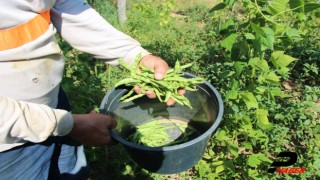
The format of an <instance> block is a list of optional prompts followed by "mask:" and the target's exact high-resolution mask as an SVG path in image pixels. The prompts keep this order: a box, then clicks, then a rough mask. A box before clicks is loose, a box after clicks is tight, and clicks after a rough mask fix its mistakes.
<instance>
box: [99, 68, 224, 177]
mask: <svg viewBox="0 0 320 180" xmlns="http://www.w3.org/2000/svg"><path fill="white" fill-rule="evenodd" d="M185 77H186V78H193V77H196V76H194V75H192V74H189V73H185ZM197 88H198V90H197V91H195V92H189V91H187V93H186V94H185V96H186V97H187V98H188V99H189V101H190V104H191V106H192V107H193V109H190V108H189V107H187V106H182V105H180V104H178V103H176V104H175V105H174V106H170V107H168V106H167V105H166V104H165V103H161V102H159V101H158V100H156V99H149V98H147V97H142V98H139V99H136V100H134V101H132V102H128V103H122V102H119V99H120V98H121V97H122V96H123V95H124V94H126V93H127V92H128V91H129V90H130V89H127V88H126V87H119V88H113V89H111V90H110V91H108V93H107V94H106V96H105V97H104V99H103V101H102V103H101V106H100V110H101V113H104V114H112V115H114V116H115V117H116V119H117V122H118V124H117V127H116V128H115V129H112V130H111V131H110V133H111V136H112V137H113V138H114V139H115V140H116V141H118V142H119V143H121V144H122V145H123V146H124V147H125V149H126V150H127V152H128V153H129V155H130V156H131V157H132V159H133V160H134V161H135V162H136V163H137V164H138V165H139V166H140V167H142V168H144V169H146V170H148V171H150V172H154V173H159V174H176V173H180V172H183V171H186V170H188V169H189V168H192V167H193V166H194V165H195V164H196V163H197V162H198V161H199V160H200V159H201V157H202V155H203V154H204V152H205V148H206V146H207V145H208V142H209V139H210V137H211V135H212V134H213V133H214V131H215V130H216V129H217V127H218V125H219V124H220V122H221V119H222V115H223V102H222V99H221V96H220V94H219V93H218V91H217V90H216V89H215V88H214V87H213V86H212V85H211V84H210V83H208V82H207V81H206V82H205V83H203V84H199V85H197ZM158 118H169V119H171V118H173V119H181V120H184V121H186V122H188V124H190V125H192V126H193V127H194V128H196V129H197V130H198V131H199V135H198V136H197V137H194V138H193V139H191V140H189V141H187V142H184V143H182V144H177V145H172V146H165V147H146V146H143V145H139V144H135V143H132V142H129V141H128V140H126V138H127V137H128V136H129V135H130V132H132V129H133V128H134V127H135V126H138V125H141V124H143V123H146V122H148V121H150V120H151V119H158Z"/></svg>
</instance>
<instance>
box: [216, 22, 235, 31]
mask: <svg viewBox="0 0 320 180" xmlns="http://www.w3.org/2000/svg"><path fill="white" fill-rule="evenodd" d="M233 26H234V21H233V20H232V19H228V20H227V21H226V22H225V23H223V24H222V25H221V26H220V27H219V31H223V30H228V29H231V28H232V27H233Z"/></svg>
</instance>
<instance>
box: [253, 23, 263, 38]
mask: <svg viewBox="0 0 320 180" xmlns="http://www.w3.org/2000/svg"><path fill="white" fill-rule="evenodd" d="M250 26H251V28H252V30H253V31H254V32H256V33H257V34H260V35H262V36H264V37H266V36H267V34H265V32H264V31H263V30H262V28H261V27H260V26H258V25H256V24H254V23H253V22H250Z"/></svg>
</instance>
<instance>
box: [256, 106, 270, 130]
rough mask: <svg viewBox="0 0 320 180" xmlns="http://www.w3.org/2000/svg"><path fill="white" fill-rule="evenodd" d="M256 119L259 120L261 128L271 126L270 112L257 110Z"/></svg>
mask: <svg viewBox="0 0 320 180" xmlns="http://www.w3.org/2000/svg"><path fill="white" fill-rule="evenodd" d="M256 117H257V119H258V123H259V124H260V125H261V126H265V125H269V119H268V110H265V109H257V110H256Z"/></svg>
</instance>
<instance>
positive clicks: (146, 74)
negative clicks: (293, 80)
mask: <svg viewBox="0 0 320 180" xmlns="http://www.w3.org/2000/svg"><path fill="white" fill-rule="evenodd" d="M140 59H141V55H138V56H137V57H136V59H135V61H134V63H133V64H132V66H131V67H130V66H129V65H127V64H126V63H125V62H124V61H122V60H121V61H120V62H119V63H120V65H121V66H122V67H124V68H125V69H127V70H129V71H130V77H127V78H125V79H123V80H121V81H119V82H118V83H116V84H115V87H118V86H120V85H126V86H139V87H140V88H141V90H142V92H144V91H147V90H149V91H153V92H155V94H156V96H157V98H158V100H159V101H160V102H167V101H168V100H169V99H170V98H172V99H174V100H175V101H176V102H177V103H179V104H181V105H185V106H188V107H189V108H190V109H192V106H191V105H190V102H189V100H188V99H187V98H186V97H185V96H183V95H181V94H179V93H178V90H179V89H185V90H187V91H196V90H197V88H196V84H202V83H203V82H204V79H203V78H201V77H196V78H185V77H183V74H182V73H181V71H182V70H183V69H186V68H188V67H190V66H192V63H189V64H186V65H182V66H181V65H180V63H179V61H176V63H175V67H174V68H172V69H170V70H168V71H167V73H166V75H165V77H164V78H163V79H162V80H156V79H155V78H154V70H151V69H148V68H147V67H146V66H145V65H144V64H141V65H140V67H139V61H140ZM133 94H134V90H133V89H131V90H130V91H129V92H128V93H127V94H126V95H124V96H123V97H121V99H120V101H122V102H130V101H132V100H134V99H137V98H140V97H142V96H144V95H145V94H144V93H140V94H135V95H133Z"/></svg>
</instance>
